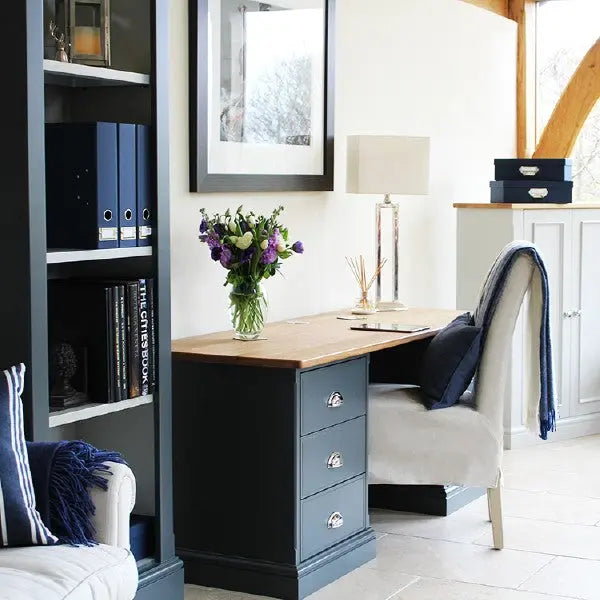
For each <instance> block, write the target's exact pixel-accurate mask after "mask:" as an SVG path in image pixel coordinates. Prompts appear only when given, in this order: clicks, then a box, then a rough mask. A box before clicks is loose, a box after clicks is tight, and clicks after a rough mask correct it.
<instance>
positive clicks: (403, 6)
mask: <svg viewBox="0 0 600 600" xmlns="http://www.w3.org/2000/svg"><path fill="white" fill-rule="evenodd" d="M187 4H188V2H187V0H172V3H171V7H172V8H171V10H172V37H171V42H170V43H171V64H172V65H173V69H172V75H171V83H172V86H171V104H172V110H171V126H172V137H171V175H172V178H171V191H172V198H171V206H172V211H171V216H172V277H173V280H172V286H173V312H172V314H173V337H174V338H178V337H183V336H189V335H195V334H199V333H204V332H209V331H216V330H221V329H226V328H228V327H229V320H228V313H227V290H226V289H225V288H223V286H222V283H223V280H224V274H225V273H224V271H223V270H222V269H221V268H220V267H218V266H217V265H216V264H215V263H213V262H212V261H211V260H210V258H209V256H208V253H207V249H206V247H204V246H203V245H201V244H200V242H199V241H198V239H197V235H198V224H199V214H198V210H199V209H200V208H201V207H206V208H207V209H208V210H209V211H213V210H214V211H216V210H223V209H224V208H225V207H232V208H234V209H235V208H236V207H237V206H238V205H239V204H242V203H243V204H244V205H245V206H246V207H247V208H251V209H254V210H259V211H264V212H270V210H271V209H272V208H273V207H275V206H277V205H279V204H283V205H284V206H285V207H286V210H285V212H284V214H283V221H284V222H285V223H286V224H287V225H288V226H289V227H290V230H291V235H292V237H294V238H295V239H301V240H303V241H304V244H305V247H306V253H305V254H304V255H303V256H296V257H294V258H292V259H290V260H288V261H286V263H285V264H284V267H283V272H284V274H285V279H284V278H280V277H278V278H276V279H273V280H269V282H267V284H266V286H267V291H268V295H269V301H270V312H269V318H270V320H278V319H284V318H289V317H293V316H299V315H302V314H305V315H306V314H311V313H313V312H319V311H324V310H334V309H337V308H340V307H343V306H349V305H350V304H351V303H352V302H353V300H354V298H355V296H356V291H355V289H354V285H353V281H352V278H351V276H350V274H349V272H348V269H347V267H346V265H345V261H344V256H348V255H358V254H360V253H362V254H365V255H368V256H370V257H373V255H374V244H375V239H374V203H375V201H376V197H362V196H354V195H347V194H346V193H345V191H344V188H345V176H346V173H345V160H346V150H345V144H346V136H347V135H350V134H398V135H428V136H431V143H432V162H431V193H430V195H429V196H428V197H415V198H397V200H399V202H400V205H401V228H402V229H401V242H400V257H401V275H400V288H401V294H400V295H401V297H402V299H403V300H404V301H405V302H407V303H408V304H412V305H421V306H432V307H453V306H454V298H455V290H456V283H455V277H456V275H455V274H456V267H455V257H456V248H455V235H456V215H455V211H454V209H453V208H452V203H453V202H481V201H487V200H488V199H489V185H488V184H489V181H490V179H493V160H492V159H493V158H495V157H509V156H514V154H515V125H514V124H515V118H516V117H515V96H516V91H515V90H516V24H515V23H514V22H512V21H509V20H507V19H504V18H502V17H499V16H497V15H495V14H492V13H490V12H487V11H485V10H482V9H478V8H476V7H474V6H471V5H469V4H466V3H464V2H460V1H459V0H369V2H364V0H361V1H359V0H338V1H337V17H338V22H337V57H336V58H337V66H336V77H337V89H336V177H335V191H334V192H333V193H310V194H307V193H272V194H223V195H214V194H210V195H207V194H190V193H189V192H188V85H187V72H188V71H187V29H188V18H187Z"/></svg>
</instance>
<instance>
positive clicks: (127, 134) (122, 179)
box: [119, 123, 137, 248]
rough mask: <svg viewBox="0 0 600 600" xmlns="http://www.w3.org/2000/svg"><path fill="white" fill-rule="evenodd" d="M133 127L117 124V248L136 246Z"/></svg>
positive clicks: (131, 125)
mask: <svg viewBox="0 0 600 600" xmlns="http://www.w3.org/2000/svg"><path fill="white" fill-rule="evenodd" d="M135 145H136V142H135V125H133V124H129V123H119V246H120V247H121V248H131V247H132V246H137V199H136V148H135Z"/></svg>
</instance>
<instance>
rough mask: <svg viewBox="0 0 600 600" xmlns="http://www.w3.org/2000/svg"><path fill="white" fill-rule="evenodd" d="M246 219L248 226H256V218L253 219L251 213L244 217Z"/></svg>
mask: <svg viewBox="0 0 600 600" xmlns="http://www.w3.org/2000/svg"><path fill="white" fill-rule="evenodd" d="M246 221H247V223H248V225H249V226H250V227H252V229H254V228H255V227H256V219H255V218H254V217H253V216H252V215H250V216H249V217H248V218H247V219H246Z"/></svg>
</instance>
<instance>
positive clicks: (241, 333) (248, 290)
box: [229, 283, 267, 341]
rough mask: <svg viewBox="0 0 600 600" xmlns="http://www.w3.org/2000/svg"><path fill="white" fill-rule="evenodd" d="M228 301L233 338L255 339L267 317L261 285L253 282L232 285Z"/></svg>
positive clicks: (258, 335) (265, 301)
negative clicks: (233, 332)
mask: <svg viewBox="0 0 600 600" xmlns="http://www.w3.org/2000/svg"><path fill="white" fill-rule="evenodd" d="M229 301H230V305H229V310H230V313H231V323H232V324H233V329H234V331H235V336H234V337H235V339H236V340H244V341H251V340H257V339H258V338H259V337H260V334H261V333H262V331H263V329H264V327H265V320H266V318H267V299H266V297H265V294H264V292H263V289H262V286H261V285H260V284H255V283H247V284H243V285H237V286H234V287H233V288H232V290H231V293H230V294H229Z"/></svg>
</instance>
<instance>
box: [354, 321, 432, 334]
mask: <svg viewBox="0 0 600 600" xmlns="http://www.w3.org/2000/svg"><path fill="white" fill-rule="evenodd" d="M350 329H356V330H357V331H392V332H395V333H418V332H419V331H427V330H428V329H430V327H427V326H426V325H403V324H402V323H360V324H359V325H352V326H351V327H350Z"/></svg>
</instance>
